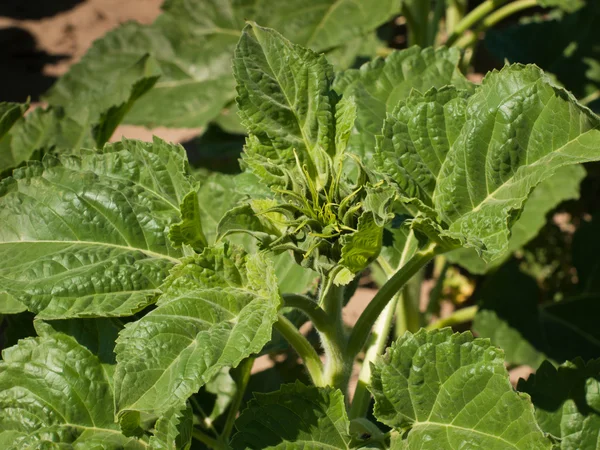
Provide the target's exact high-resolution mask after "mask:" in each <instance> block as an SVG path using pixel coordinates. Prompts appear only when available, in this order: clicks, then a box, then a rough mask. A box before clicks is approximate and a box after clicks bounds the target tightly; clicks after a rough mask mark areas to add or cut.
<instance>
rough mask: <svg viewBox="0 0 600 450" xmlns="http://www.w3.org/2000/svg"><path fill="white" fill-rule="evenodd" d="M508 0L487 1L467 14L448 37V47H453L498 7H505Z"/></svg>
mask: <svg viewBox="0 0 600 450" xmlns="http://www.w3.org/2000/svg"><path fill="white" fill-rule="evenodd" d="M507 1H508V0H486V1H485V2H483V3H482V4H481V5H479V6H478V7H477V8H475V9H474V10H473V11H471V12H470V13H469V14H467V15H466V16H465V17H464V18H463V19H462V20H461V21H460V22H458V23H457V24H456V27H455V28H454V31H453V32H452V34H451V35H450V36H448V40H447V41H446V46H448V47H450V46H452V45H453V44H454V43H455V42H456V40H457V39H458V38H459V37H460V36H461V35H462V34H463V33H464V32H465V31H467V30H468V29H470V28H471V27H472V26H473V25H475V24H476V23H477V22H479V21H480V20H482V19H483V18H484V17H485V16H487V15H488V14H489V13H491V12H492V11H493V10H494V9H496V8H497V7H498V6H501V5H503V4H504V3H506V2H507Z"/></svg>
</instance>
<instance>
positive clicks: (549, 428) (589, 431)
mask: <svg viewBox="0 0 600 450" xmlns="http://www.w3.org/2000/svg"><path fill="white" fill-rule="evenodd" d="M517 389H518V390H519V391H522V392H526V393H528V394H529V395H531V400H532V401H533V404H534V405H535V414H536V418H537V421H538V423H539V424H540V427H541V428H542V430H544V431H545V432H546V433H549V434H551V435H552V436H554V437H556V438H558V439H561V442H560V448H561V449H562V450H582V449H590V450H591V449H596V448H598V442H599V441H600V412H599V411H600V360H592V361H589V362H587V363H585V362H584V361H583V360H581V359H575V360H574V361H568V362H566V363H564V364H562V365H561V366H559V367H554V366H553V365H552V364H550V363H549V362H547V361H546V362H544V363H543V364H542V365H541V366H540V368H539V369H538V370H537V372H536V374H535V375H530V376H529V378H528V379H527V380H523V379H521V380H519V384H518V386H517Z"/></svg>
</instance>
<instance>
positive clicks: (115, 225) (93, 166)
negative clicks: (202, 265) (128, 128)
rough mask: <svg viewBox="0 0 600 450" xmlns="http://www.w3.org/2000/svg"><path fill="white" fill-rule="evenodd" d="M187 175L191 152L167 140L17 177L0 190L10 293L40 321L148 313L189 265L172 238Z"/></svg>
mask: <svg viewBox="0 0 600 450" xmlns="http://www.w3.org/2000/svg"><path fill="white" fill-rule="evenodd" d="M186 170H187V162H186V158H185V153H184V151H183V149H182V148H181V147H179V146H176V145H171V144H166V143H165V142H163V141H161V140H159V139H155V140H154V142H152V143H142V142H136V141H127V140H125V141H123V142H121V143H118V144H113V145H108V146H106V147H104V148H103V149H102V150H96V151H92V150H81V151H80V152H79V155H74V156H62V157H60V158H56V157H51V156H47V157H46V158H45V159H44V161H43V162H41V163H32V164H30V165H29V166H27V167H24V168H22V169H18V170H16V171H15V173H14V178H7V179H5V180H4V181H3V182H2V184H1V185H0V195H1V197H0V255H1V258H0V261H1V262H0V274H1V277H0V291H6V292H8V293H9V294H11V295H13V296H14V297H15V298H16V299H18V300H19V301H20V302H22V303H23V304H25V305H26V306H27V308H28V309H29V310H30V311H33V312H36V313H37V314H38V317H39V318H46V319H59V318H67V317H102V316H126V315H131V314H132V313H134V312H136V311H139V310H140V309H142V308H143V307H145V306H146V305H148V304H149V303H150V302H151V301H153V298H154V297H155V296H156V295H157V294H158V286H159V285H160V283H161V282H162V281H163V279H164V278H165V277H166V275H167V273H168V270H169V269H170V268H171V267H173V265H174V264H177V263H178V259H177V258H178V257H179V256H181V253H180V251H179V250H176V249H174V248H172V247H171V246H170V244H169V242H168V237H167V231H168V228H169V226H170V225H171V224H172V223H173V222H175V221H178V220H180V218H179V204H180V203H181V200H182V199H183V196H184V195H185V194H187V193H188V192H189V191H190V190H191V184H190V181H189V179H188V177H187V176H186Z"/></svg>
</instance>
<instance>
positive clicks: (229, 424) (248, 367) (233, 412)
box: [219, 358, 255, 447]
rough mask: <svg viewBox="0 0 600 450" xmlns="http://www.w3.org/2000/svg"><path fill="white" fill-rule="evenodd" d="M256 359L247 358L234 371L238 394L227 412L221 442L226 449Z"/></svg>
mask: <svg viewBox="0 0 600 450" xmlns="http://www.w3.org/2000/svg"><path fill="white" fill-rule="evenodd" d="M254 359H255V358H246V359H245V360H244V361H242V363H241V364H240V365H239V366H238V367H236V368H235V369H234V371H233V379H234V381H235V386H236V392H235V396H234V398H233V401H232V402H231V405H229V411H228V412H227V418H226V419H225V426H224V427H223V432H222V433H221V437H220V438H219V440H220V441H221V442H223V444H224V446H225V447H226V446H227V445H226V444H227V443H228V442H229V437H230V436H231V431H232V430H233V423H234V422H235V419H236V417H237V413H238V410H239V409H240V405H241V404H242V399H243V398H244V393H245V392H246V386H247V385H248V381H249V380H250V373H251V372H252V365H253V364H254Z"/></svg>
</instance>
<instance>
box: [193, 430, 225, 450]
mask: <svg viewBox="0 0 600 450" xmlns="http://www.w3.org/2000/svg"><path fill="white" fill-rule="evenodd" d="M192 437H193V438H194V439H196V440H197V441H200V442H202V443H203V444H205V445H206V446H208V447H209V448H212V449H215V450H226V449H227V446H225V445H223V444H222V443H221V442H219V441H218V440H216V439H215V438H212V437H210V436H209V435H208V434H206V433H204V432H203V431H202V430H199V429H198V428H192Z"/></svg>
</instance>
